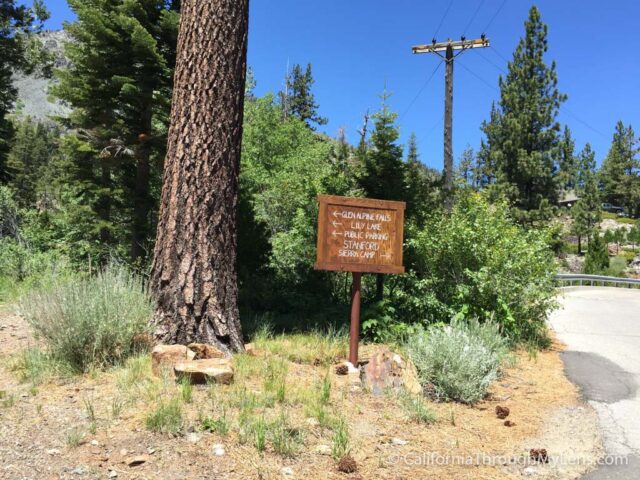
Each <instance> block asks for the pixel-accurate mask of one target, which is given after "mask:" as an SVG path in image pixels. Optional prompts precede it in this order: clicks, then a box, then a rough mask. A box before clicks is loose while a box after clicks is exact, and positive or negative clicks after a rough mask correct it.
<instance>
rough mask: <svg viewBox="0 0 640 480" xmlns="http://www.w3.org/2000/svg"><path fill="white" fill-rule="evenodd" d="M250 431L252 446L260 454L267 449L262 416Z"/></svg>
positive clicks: (265, 428)
mask: <svg viewBox="0 0 640 480" xmlns="http://www.w3.org/2000/svg"><path fill="white" fill-rule="evenodd" d="M252 430H253V446H254V447H256V450H258V451H259V452H261V453H262V452H264V450H265V448H266V447H267V422H266V421H265V419H264V415H263V416H262V417H260V418H259V419H258V420H257V421H256V422H255V423H254V424H253V425H252Z"/></svg>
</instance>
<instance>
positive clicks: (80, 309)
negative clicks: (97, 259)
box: [19, 265, 153, 372]
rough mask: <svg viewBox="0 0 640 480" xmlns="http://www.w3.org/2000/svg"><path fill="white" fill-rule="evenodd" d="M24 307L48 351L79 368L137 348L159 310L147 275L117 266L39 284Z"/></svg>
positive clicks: (112, 361)
mask: <svg viewBox="0 0 640 480" xmlns="http://www.w3.org/2000/svg"><path fill="white" fill-rule="evenodd" d="M19 308H20V312H21V314H22V315H23V316H24V317H25V318H26V319H27V321H28V322H29V324H30V325H31V326H32V328H33V330H34V333H35V335H36V337H38V338H41V339H42V340H43V341H44V342H45V344H46V347H47V350H48V353H50V354H51V355H52V356H53V357H54V358H55V359H57V360H59V361H63V362H65V363H67V364H68V365H69V366H70V367H71V368H72V369H73V370H75V371H78V372H83V371H87V370H88V369H89V368H90V367H98V368H100V367H106V366H109V365H114V364H117V363H120V362H121V361H123V360H124V359H126V358H127V357H129V356H130V355H131V354H133V353H135V352H136V341H135V340H136V337H137V336H139V335H141V334H144V333H146V332H147V331H148V328H149V327H148V325H149V321H150V319H151V316H152V313H153V303H152V301H151V298H150V296H149V295H148V294H147V292H146V290H145V288H144V286H143V283H142V281H141V279H140V278H139V277H137V276H135V275H133V274H132V273H131V272H129V271H128V270H127V269H126V268H124V267H121V266H117V265H111V266H108V267H106V268H105V269H104V270H102V271H101V272H99V273H98V274H96V275H94V276H87V277H72V278H68V279H66V280H62V281H61V282H60V283H59V284H57V285H55V286H53V287H50V288H41V289H36V290H34V291H32V292H31V293H29V294H28V295H26V296H24V297H23V298H22V299H21V300H20V304H19Z"/></svg>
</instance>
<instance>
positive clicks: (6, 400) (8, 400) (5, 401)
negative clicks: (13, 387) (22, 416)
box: [0, 392, 16, 408]
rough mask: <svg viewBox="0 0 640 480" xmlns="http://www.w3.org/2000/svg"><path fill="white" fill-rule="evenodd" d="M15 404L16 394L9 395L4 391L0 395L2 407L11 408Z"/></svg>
mask: <svg viewBox="0 0 640 480" xmlns="http://www.w3.org/2000/svg"><path fill="white" fill-rule="evenodd" d="M15 404H16V396H15V395H7V393H6V392H2V396H1V397H0V406H1V407H2V408H11V407H13V406H14V405H15Z"/></svg>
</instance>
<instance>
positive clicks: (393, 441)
mask: <svg viewBox="0 0 640 480" xmlns="http://www.w3.org/2000/svg"><path fill="white" fill-rule="evenodd" d="M407 443H409V442H407V441H406V440H402V439H401V438H392V439H391V445H395V446H396V447H398V446H402V445H406V444H407Z"/></svg>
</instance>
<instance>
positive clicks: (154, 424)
mask: <svg viewBox="0 0 640 480" xmlns="http://www.w3.org/2000/svg"><path fill="white" fill-rule="evenodd" d="M145 423H146V426H147V429H149V430H151V431H153V432H160V433H171V434H176V433H178V432H180V430H182V425H183V413H182V404H181V403H180V399H179V398H177V397H176V398H171V399H169V400H166V399H160V401H159V402H158V404H157V406H156V408H155V409H154V410H153V411H151V412H149V413H148V414H147V417H146V419H145Z"/></svg>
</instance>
